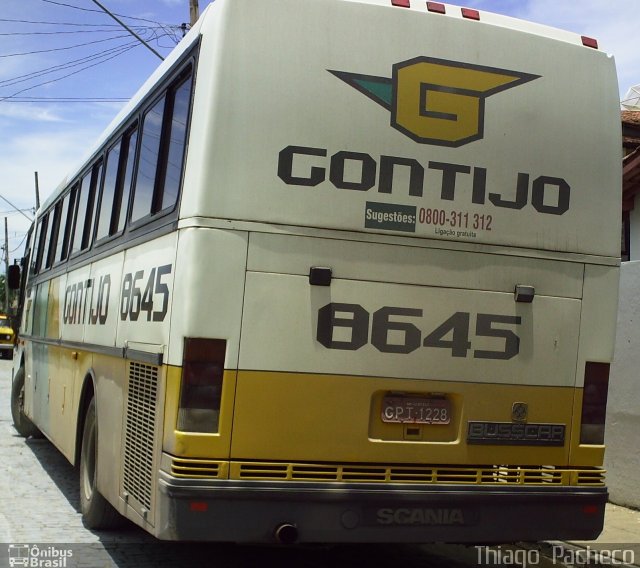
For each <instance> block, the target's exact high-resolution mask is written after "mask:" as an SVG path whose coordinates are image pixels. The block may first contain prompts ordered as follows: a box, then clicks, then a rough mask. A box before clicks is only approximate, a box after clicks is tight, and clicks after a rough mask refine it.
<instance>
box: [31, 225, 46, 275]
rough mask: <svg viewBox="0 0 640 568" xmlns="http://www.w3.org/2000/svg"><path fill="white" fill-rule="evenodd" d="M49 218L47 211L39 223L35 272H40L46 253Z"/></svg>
mask: <svg viewBox="0 0 640 568" xmlns="http://www.w3.org/2000/svg"><path fill="white" fill-rule="evenodd" d="M48 220H49V214H48V213H47V214H46V215H44V216H43V217H42V220H41V221H40V222H39V223H38V233H37V235H36V236H37V237H38V245H37V246H38V249H37V254H36V256H35V263H34V270H33V272H34V273H38V272H40V266H41V265H42V256H43V253H44V249H45V248H46V245H47V243H46V238H47V223H48Z"/></svg>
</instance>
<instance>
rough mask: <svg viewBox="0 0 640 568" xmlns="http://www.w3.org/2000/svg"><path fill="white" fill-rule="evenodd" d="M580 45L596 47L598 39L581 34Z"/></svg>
mask: <svg viewBox="0 0 640 568" xmlns="http://www.w3.org/2000/svg"><path fill="white" fill-rule="evenodd" d="M582 45H584V46H585V47H593V49H598V40H597V39H593V38H592V37H587V36H582Z"/></svg>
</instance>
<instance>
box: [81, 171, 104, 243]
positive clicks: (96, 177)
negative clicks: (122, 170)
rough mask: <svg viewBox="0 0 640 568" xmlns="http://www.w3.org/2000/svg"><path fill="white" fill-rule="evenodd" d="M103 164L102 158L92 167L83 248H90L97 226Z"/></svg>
mask: <svg viewBox="0 0 640 568" xmlns="http://www.w3.org/2000/svg"><path fill="white" fill-rule="evenodd" d="M103 165H104V164H103V163H102V160H100V161H99V162H98V163H97V164H95V165H94V166H93V168H92V175H91V191H90V192H89V203H88V204H87V220H86V223H87V227H86V231H85V233H84V237H83V239H82V250H84V249H86V248H88V247H89V245H91V241H92V238H93V230H94V229H95V226H96V214H97V211H96V205H97V201H98V199H97V196H98V193H99V192H100V184H101V182H102V170H103Z"/></svg>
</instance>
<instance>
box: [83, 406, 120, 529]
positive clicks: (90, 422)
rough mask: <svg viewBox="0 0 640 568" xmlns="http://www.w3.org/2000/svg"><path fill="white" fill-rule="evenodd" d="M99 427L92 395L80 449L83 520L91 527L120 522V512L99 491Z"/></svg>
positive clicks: (98, 527)
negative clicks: (97, 484)
mask: <svg viewBox="0 0 640 568" xmlns="http://www.w3.org/2000/svg"><path fill="white" fill-rule="evenodd" d="M97 434H98V428H97V420H96V399H95V398H92V399H91V402H90V403H89V407H88V408H87V414H86V416H85V419H84V429H83V431H82V446H81V450H80V510H81V511H82V522H83V524H84V526H85V527H87V528H88V529H94V530H99V529H112V528H115V527H117V526H119V524H120V519H121V517H120V515H119V514H118V512H117V511H116V510H115V509H114V508H113V507H112V506H111V504H110V503H109V502H108V501H107V500H106V499H105V498H104V497H103V496H102V495H100V493H99V492H98V489H97V487H96V479H97V473H98V462H97V458H98V445H97V439H98V435H97Z"/></svg>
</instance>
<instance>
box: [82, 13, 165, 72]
mask: <svg viewBox="0 0 640 568" xmlns="http://www.w3.org/2000/svg"><path fill="white" fill-rule="evenodd" d="M91 1H92V2H93V3H94V4H95V5H96V6H99V7H100V8H102V9H103V10H104V12H105V13H106V14H108V15H109V16H111V17H112V18H113V19H114V20H115V21H116V22H118V23H119V24H120V25H121V26H122V27H123V28H124V29H125V30H127V31H128V32H129V33H130V34H131V35H132V36H133V37H135V38H136V39H137V40H138V41H139V42H140V43H141V44H142V45H144V46H145V47H146V48H147V49H148V50H149V51H151V52H152V53H153V54H155V55H156V56H157V57H159V58H160V60H161V61H164V57H162V55H160V54H159V53H158V52H157V51H156V50H155V49H153V47H151V46H150V45H149V44H148V43H147V42H146V41H145V40H144V39H142V38H141V37H140V36H139V35H138V34H137V33H136V32H134V31H133V30H132V29H131V28H130V27H129V26H127V24H125V23H124V22H123V21H122V20H120V19H118V17H117V16H116V15H115V14H113V13H112V12H109V10H107V8H105V7H104V6H103V5H102V4H100V2H98V0H91Z"/></svg>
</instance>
